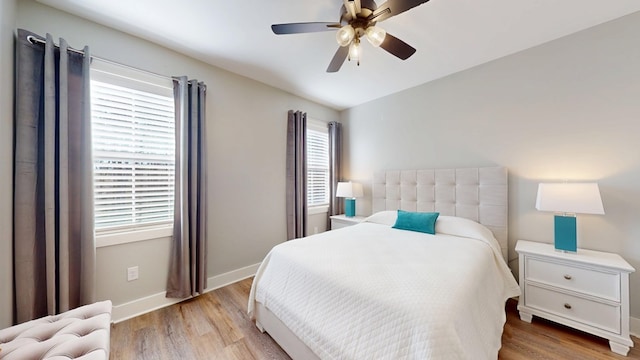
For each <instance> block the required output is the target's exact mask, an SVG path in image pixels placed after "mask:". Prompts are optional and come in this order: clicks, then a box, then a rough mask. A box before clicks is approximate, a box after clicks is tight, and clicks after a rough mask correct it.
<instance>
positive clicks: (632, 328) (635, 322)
mask: <svg viewBox="0 0 640 360" xmlns="http://www.w3.org/2000/svg"><path fill="white" fill-rule="evenodd" d="M629 332H630V333H631V335H633V336H635V337H638V338H640V319H638V318H634V317H630V318H629ZM636 345H638V344H636Z"/></svg>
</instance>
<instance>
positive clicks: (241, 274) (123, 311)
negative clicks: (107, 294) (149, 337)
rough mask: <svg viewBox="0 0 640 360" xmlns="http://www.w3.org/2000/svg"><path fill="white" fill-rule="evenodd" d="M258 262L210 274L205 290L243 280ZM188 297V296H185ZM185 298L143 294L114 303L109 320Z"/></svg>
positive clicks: (177, 301)
mask: <svg viewBox="0 0 640 360" xmlns="http://www.w3.org/2000/svg"><path fill="white" fill-rule="evenodd" d="M259 266H260V264H259V263H258V264H254V265H249V266H245V267H243V268H240V269H237V270H233V271H229V272H226V273H224V274H220V275H216V276H212V277H210V278H208V279H207V289H206V290H205V292H209V291H213V290H215V289H219V288H221V287H225V286H227V285H229V284H233V283H235V282H238V281H240V280H244V279H246V278H248V277H251V276H253V275H255V274H256V271H258V267H259ZM187 299H189V298H187ZM184 300H186V299H169V298H167V297H166V296H165V292H164V291H163V292H160V293H157V294H153V295H149V296H145V297H143V298H140V299H136V300H133V301H129V302H127V303H124V304H120V305H114V306H113V311H112V313H111V321H112V322H114V323H119V322H121V321H124V320H128V319H131V318H133V317H136V316H139V315H142V314H146V313H148V312H151V311H153V310H157V309H160V308H163V307H166V306H169V305H173V304H177V303H179V302H181V301H184Z"/></svg>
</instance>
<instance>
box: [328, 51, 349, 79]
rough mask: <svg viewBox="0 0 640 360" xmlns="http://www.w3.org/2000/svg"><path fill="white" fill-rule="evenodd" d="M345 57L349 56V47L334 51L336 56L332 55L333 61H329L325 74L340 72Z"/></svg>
mask: <svg viewBox="0 0 640 360" xmlns="http://www.w3.org/2000/svg"><path fill="white" fill-rule="evenodd" d="M347 55H349V47H348V46H341V47H339V48H338V51H336V54H335V55H333V59H331V62H330V63H329V67H328V68H327V72H329V73H333V72H337V71H338V70H340V68H341V67H342V64H343V63H344V61H345V59H346V58H347Z"/></svg>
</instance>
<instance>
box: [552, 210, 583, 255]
mask: <svg viewBox="0 0 640 360" xmlns="http://www.w3.org/2000/svg"><path fill="white" fill-rule="evenodd" d="M553 223H554V246H555V248H556V250H557V251H562V252H569V253H575V252H577V251H578V244H577V236H576V234H577V232H576V218H575V216H563V215H555V216H554V219H553Z"/></svg>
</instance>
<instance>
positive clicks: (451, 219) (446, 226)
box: [436, 216, 495, 240]
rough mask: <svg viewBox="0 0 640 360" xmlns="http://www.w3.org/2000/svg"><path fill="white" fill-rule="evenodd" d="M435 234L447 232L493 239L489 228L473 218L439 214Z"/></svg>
mask: <svg viewBox="0 0 640 360" xmlns="http://www.w3.org/2000/svg"><path fill="white" fill-rule="evenodd" d="M436 234H449V235H454V236H460V237H467V238H472V239H481V240H489V239H495V238H494V236H493V233H492V232H491V230H489V229H488V228H487V227H485V226H484V225H482V224H479V223H477V222H475V221H473V220H470V219H465V218H461V217H457V216H440V217H439V218H438V221H436Z"/></svg>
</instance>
